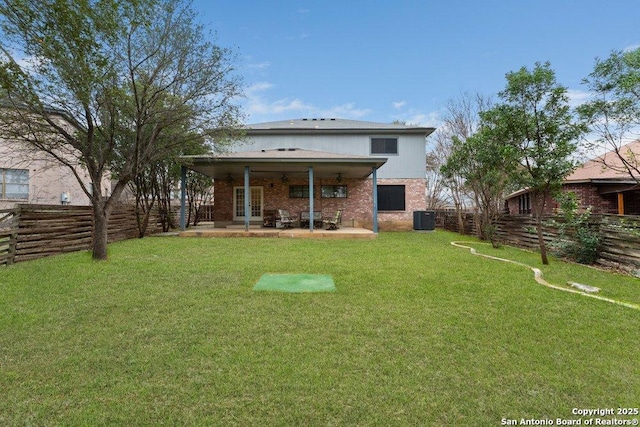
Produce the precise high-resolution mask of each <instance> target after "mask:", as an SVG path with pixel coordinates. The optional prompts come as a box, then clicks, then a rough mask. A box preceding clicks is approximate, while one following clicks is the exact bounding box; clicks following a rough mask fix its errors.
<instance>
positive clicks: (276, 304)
mask: <svg viewBox="0 0 640 427" xmlns="http://www.w3.org/2000/svg"><path fill="white" fill-rule="evenodd" d="M452 240H470V241H472V240H471V239H469V238H461V237H460V236H459V235H456V234H452V233H447V232H443V231H437V232H435V233H428V234H425V233H381V234H380V235H379V237H378V239H376V240H366V241H354V240H342V241H341V240H328V241H324V240H300V239H266V238H262V239H260V238H256V239H252V238H237V239H231V238H227V239H212V238H190V239H184V238H177V237H162V238H146V239H143V240H129V241H126V242H120V243H116V244H112V245H110V247H109V256H110V259H109V261H108V262H102V263H95V262H92V261H91V259H90V255H89V254H88V253H75V254H69V255H64V256H56V257H50V258H45V259H41V260H38V261H33V262H27V263H20V264H17V265H14V266H11V267H7V268H0V396H1V398H0V424H1V425H158V424H161V425H175V424H180V425H183V424H187V425H241V426H247V425H261V426H263V425H277V426H279V425H340V426H342V425H385V426H386V425H412V426H413V425H436V426H440V425H473V426H484V425H486V426H496V425H501V421H502V419H503V418H505V419H509V420H511V419H517V420H518V421H519V420H520V419H522V418H525V419H529V418H535V419H547V418H549V419H553V420H554V421H555V420H556V418H565V419H570V418H580V417H579V416H576V415H572V409H573V408H618V407H638V406H639V403H640V363H638V361H639V357H640V356H639V355H640V339H639V338H640V337H639V335H640V311H639V310H633V309H630V308H626V307H621V306H617V305H614V304H610V303H606V302H602V301H597V300H593V299H591V298H585V297H582V296H580V295H574V294H569V293H566V292H561V291H557V290H553V289H549V288H546V287H544V286H541V285H538V284H536V283H535V282H534V281H533V279H532V277H533V276H532V273H531V272H530V270H528V269H525V268H522V267H519V266H516V265H510V264H505V263H501V262H498V261H490V260H486V259H482V258H480V257H476V256H473V255H471V254H470V253H469V251H468V250H464V249H460V248H456V247H453V246H451V245H450V244H449V242H450V241H452ZM475 247H477V248H478V249H479V250H480V251H481V252H482V251H484V250H485V249H486V251H487V252H492V251H495V253H494V254H498V256H503V257H513V258H514V259H518V260H520V261H523V260H527V261H530V262H531V263H536V262H538V263H539V261H536V255H535V254H530V253H527V252H523V251H518V250H515V249H512V248H503V249H498V250H493V249H491V248H490V247H486V246H484V245H476V246H475ZM519 258H522V259H519ZM536 266H537V265H536ZM538 267H539V266H538ZM544 270H545V277H546V278H547V280H549V281H552V282H553V281H560V283H563V282H564V281H566V280H575V281H578V282H582V283H585V284H590V285H593V286H598V287H601V288H602V293H603V294H604V295H606V296H608V297H615V298H618V299H621V300H622V299H623V300H625V301H628V302H632V303H638V302H640V280H638V279H635V278H632V277H626V276H619V275H614V274H611V273H607V272H602V271H598V270H595V269H591V268H588V267H583V266H577V265H571V264H565V263H561V262H558V261H555V260H552V264H551V265H550V266H549V267H545V269H544ZM264 273H300V274H330V275H331V276H332V277H333V280H334V282H335V285H336V288H337V290H336V292H333V293H296V294H292V293H277V292H254V291H252V288H253V286H254V285H255V283H256V282H257V281H258V279H259V278H260V277H261V276H262V275H263V274H264ZM569 276H571V277H569ZM573 276H576V277H573ZM567 277H569V279H567ZM584 418H588V417H584ZM618 418H626V419H628V418H629V417H620V416H619V417H618Z"/></svg>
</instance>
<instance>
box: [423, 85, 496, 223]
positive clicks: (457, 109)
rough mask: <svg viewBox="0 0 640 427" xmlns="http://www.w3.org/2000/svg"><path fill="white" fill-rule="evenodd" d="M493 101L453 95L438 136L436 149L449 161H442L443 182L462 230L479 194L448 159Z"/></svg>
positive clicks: (470, 134) (479, 97)
mask: <svg viewBox="0 0 640 427" xmlns="http://www.w3.org/2000/svg"><path fill="white" fill-rule="evenodd" d="M490 104H491V100H490V99H489V98H487V97H485V96H483V95H480V94H475V95H471V94H468V93H465V94H462V95H460V96H459V97H457V98H453V99H450V100H449V101H448V102H447V106H446V111H445V113H444V116H443V120H442V121H443V124H442V126H440V127H439V128H438V130H437V131H436V133H435V136H434V138H435V140H436V147H435V148H434V150H437V151H438V152H439V153H443V154H442V155H443V156H445V161H444V162H443V163H442V164H441V165H440V172H441V174H442V178H443V185H444V186H445V187H446V188H447V189H448V190H449V192H450V195H451V200H452V201H453V204H454V206H455V209H456V215H457V217H458V228H459V230H460V233H462V234H464V228H465V225H464V218H463V212H464V211H465V210H466V208H467V205H468V203H469V202H470V201H471V200H474V199H475V195H474V194H473V187H472V186H471V185H469V184H468V182H467V181H466V179H465V177H464V176H463V175H462V174H461V173H460V171H459V170H458V169H457V168H455V167H451V165H449V166H447V163H448V162H449V157H450V156H451V155H452V154H453V152H454V151H455V150H457V149H459V146H460V145H461V144H464V142H465V141H466V140H467V138H469V137H471V136H472V135H473V134H474V133H475V132H476V130H477V129H478V126H479V122H480V116H479V112H480V111H483V110H485V109H487V108H488V106H489V105H490ZM476 206H477V204H476ZM479 229H481V227H479Z"/></svg>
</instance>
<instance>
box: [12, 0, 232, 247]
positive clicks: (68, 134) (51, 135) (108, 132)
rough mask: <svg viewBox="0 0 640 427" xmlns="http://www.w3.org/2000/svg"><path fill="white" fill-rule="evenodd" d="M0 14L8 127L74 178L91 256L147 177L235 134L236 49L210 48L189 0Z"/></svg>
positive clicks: (83, 4)
mask: <svg viewBox="0 0 640 427" xmlns="http://www.w3.org/2000/svg"><path fill="white" fill-rule="evenodd" d="M0 16H1V18H0V26H1V28H2V42H1V43H2V44H1V45H0V54H1V55H0V87H2V89H3V90H4V92H5V104H9V105H10V106H11V107H13V108H5V109H3V112H2V115H3V117H2V119H3V121H5V122H6V123H9V124H10V125H9V126H8V128H9V129H11V132H12V135H10V136H11V137H13V138H14V139H18V140H20V141H21V142H22V143H23V144H27V145H28V146H30V147H32V148H33V149H34V150H38V151H39V152H44V153H47V154H48V155H49V156H50V157H52V158H54V159H56V160H57V161H58V162H60V163H61V164H63V165H66V166H67V167H69V168H70V169H71V170H72V171H73V173H74V174H76V177H77V178H78V181H79V183H80V185H81V186H82V188H83V190H84V192H85V193H86V194H87V195H88V197H89V198H90V200H91V204H92V208H93V216H94V235H93V258H94V259H106V258H107V223H108V219H109V215H110V213H111V212H112V211H113V209H114V208H115V207H116V204H117V202H118V199H119V197H120V195H121V193H122V191H123V190H124V189H125V187H126V185H127V183H128V182H129V181H130V180H132V179H133V178H134V177H135V176H136V175H137V174H138V173H139V172H140V171H142V170H143V169H144V168H145V167H146V166H147V165H149V164H152V163H154V162H156V161H159V160H162V159H164V158H165V157H166V156H167V155H168V154H169V155H171V154H172V153H175V151H176V149H177V148H178V147H180V146H182V145H183V144H185V143H188V142H189V141H190V140H191V139H192V138H199V139H203V138H204V139H205V140H207V141H209V142H212V141H214V140H215V141H216V143H225V142H228V141H230V140H232V139H234V138H235V137H236V136H237V134H238V129H239V127H240V121H241V114H240V111H239V109H238V107H237V106H236V105H234V100H235V99H236V97H237V96H238V95H239V93H240V83H239V79H238V78H237V77H236V76H234V69H233V66H232V62H233V55H232V52H231V51H229V50H228V49H223V48H220V47H218V46H216V45H215V44H213V43H211V42H209V41H206V39H205V37H204V36H205V34H204V28H203V27H202V26H200V25H196V24H194V22H196V21H197V19H196V18H197V17H196V15H195V12H194V11H193V10H192V9H191V7H190V3H189V2H188V0H38V1H36V0H0ZM18 60H20V63H19V62H18ZM56 114H57V115H56ZM60 114H62V115H64V116H65V117H66V118H67V122H68V123H70V124H71V125H67V124H65V123H62V122H61V121H60V120H58V119H57V117H59V115H60ZM179 129H181V130H182V131H181V132H178V130H179ZM79 168H84V169H85V170H86V171H87V172H88V174H89V176H90V177H91V184H92V185H89V184H87V183H84V182H82V180H81V179H80V175H79V173H78V171H79V170H80V169H79ZM109 175H112V176H113V178H114V184H113V186H112V191H111V193H110V194H107V193H105V191H104V189H102V188H101V186H102V182H103V179H104V178H105V177H108V176H109ZM92 187H93V188H94V189H96V190H95V191H93V188H92Z"/></svg>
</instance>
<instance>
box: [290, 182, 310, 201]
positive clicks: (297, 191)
mask: <svg viewBox="0 0 640 427" xmlns="http://www.w3.org/2000/svg"><path fill="white" fill-rule="evenodd" d="M289 198H290V199H308V198H309V186H308V185H290V186H289Z"/></svg>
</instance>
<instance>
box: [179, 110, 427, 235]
mask: <svg viewBox="0 0 640 427" xmlns="http://www.w3.org/2000/svg"><path fill="white" fill-rule="evenodd" d="M434 130H435V129H434V128H428V127H415V126H405V125H400V124H384V123H373V122H364V121H356V120H343V119H296V120H285V121H278V122H268V123H259V124H254V125H250V126H248V127H247V129H246V140H245V141H244V143H243V144H242V145H240V146H238V147H236V149H235V151H234V152H232V153H229V154H221V155H206V156H189V157H185V166H186V167H187V168H190V169H193V170H195V171H198V172H201V173H203V174H205V175H208V176H211V177H213V178H214V195H215V206H214V218H215V226H216V227H226V226H228V225H231V224H243V223H244V224H248V223H249V222H251V223H258V224H264V223H265V220H267V219H268V216H270V215H272V214H273V212H274V211H276V210H278V209H284V210H288V211H289V212H290V214H291V215H292V216H296V217H300V216H303V215H305V214H306V213H309V215H310V212H312V211H313V212H321V213H322V215H323V216H328V215H332V214H333V213H334V212H335V211H337V210H342V211H343V214H342V223H343V225H346V226H356V227H366V228H371V229H375V228H376V227H375V225H376V224H378V223H379V224H380V228H381V229H411V226H412V217H413V211H419V210H425V209H426V200H425V161H426V145H425V138H426V137H427V136H428V135H429V134H431V133H432V132H433V131H434ZM247 179H248V182H247V181H246V180H247ZM245 187H248V188H249V193H250V194H248V195H247V196H246V197H245ZM374 188H376V190H375V194H374ZM311 194H312V196H310V195H311ZM374 195H375V197H374ZM247 208H248V211H247ZM245 213H248V214H249V215H248V217H247V216H245ZM311 224H312V222H311ZM311 228H313V226H311Z"/></svg>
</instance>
